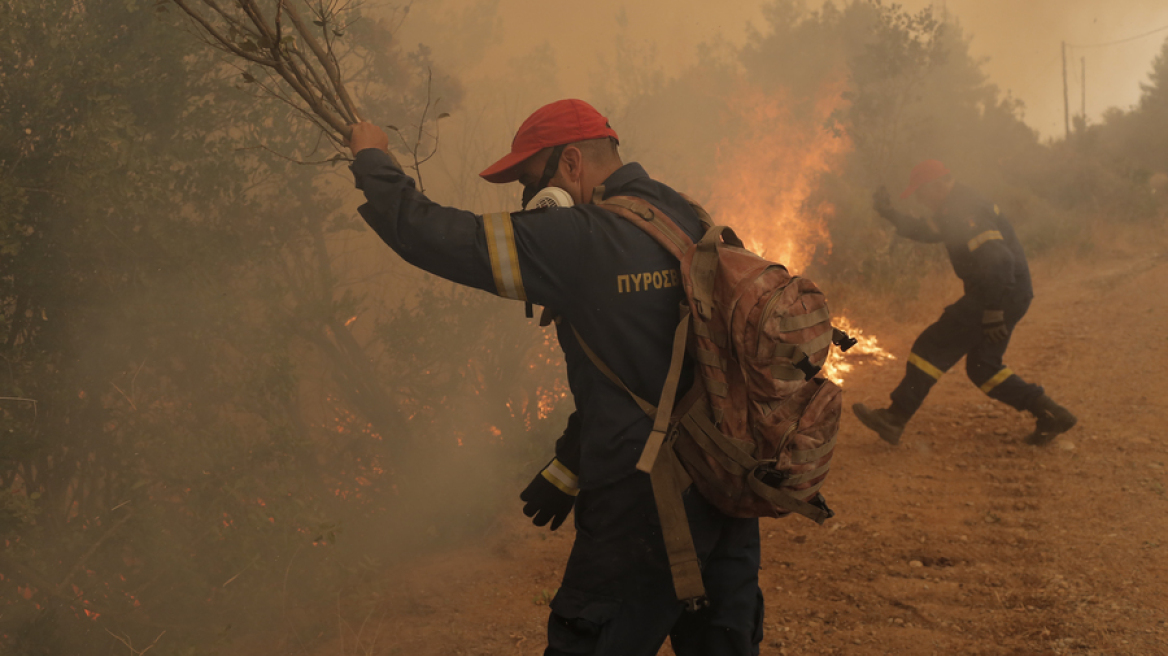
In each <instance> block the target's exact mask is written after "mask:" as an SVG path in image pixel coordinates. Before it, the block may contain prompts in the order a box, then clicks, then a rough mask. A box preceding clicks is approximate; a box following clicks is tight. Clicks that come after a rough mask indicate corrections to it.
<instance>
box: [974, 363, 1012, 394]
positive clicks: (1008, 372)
mask: <svg viewBox="0 0 1168 656" xmlns="http://www.w3.org/2000/svg"><path fill="white" fill-rule="evenodd" d="M1013 375H1014V370H1013V369H1011V368H1009V367H1002V369H1001V370H1000V371H999V372H998V373H996V374H994V375H993V377H992V378H990V379H989V380H987V381H986V382H984V383H982V384H981V385H980V386H979V387H980V388H981V391H983V392H985V393H986V394H989V393H990V392H992V391H993V390H994V388H995V387H997V386H998V385H1001V384H1002V383H1003V382H1005V380H1006V379H1007V378H1009V377H1010V376H1013Z"/></svg>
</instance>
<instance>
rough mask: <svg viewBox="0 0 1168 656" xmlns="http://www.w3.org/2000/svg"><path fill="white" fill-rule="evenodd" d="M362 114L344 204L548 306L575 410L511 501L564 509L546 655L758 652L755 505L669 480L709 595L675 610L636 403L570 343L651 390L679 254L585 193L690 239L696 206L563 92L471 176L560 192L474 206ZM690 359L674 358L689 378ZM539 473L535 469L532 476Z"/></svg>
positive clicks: (657, 381) (500, 290)
mask: <svg viewBox="0 0 1168 656" xmlns="http://www.w3.org/2000/svg"><path fill="white" fill-rule="evenodd" d="M387 145H388V139H387V138H386V136H385V134H384V133H383V132H382V131H381V130H379V129H378V128H376V127H374V126H373V125H371V124H368V123H363V124H359V125H356V126H354V128H353V137H352V149H353V151H354V153H355V154H356V155H355V161H354V163H353V173H354V174H355V176H356V179H357V185H358V186H359V187H360V188H361V189H362V190H363V191H364V192H365V196H366V198H367V199H368V201H369V202H368V203H367V204H365V205H363V206H362V207H361V210H360V211H361V215H362V216H363V217H364V218H365V220H366V221H367V222H368V223H369V225H370V226H372V227H373V229H374V230H375V231H376V232H377V234H378V235H380V236H381V237H382V239H384V240H385V242H386V243H388V244H389V245H390V247H392V248H393V249H394V250H395V251H397V253H398V254H400V255H401V256H402V257H403V258H404V259H405V260H407V261H408V262H410V263H412V264H414V265H416V266H418V267H420V268H422V269H425V270H426V271H429V272H431V273H434V274H436V275H439V276H442V277H444V278H446V279H448V280H452V281H454V282H457V283H461V284H463V285H468V286H471V287H477V288H479V289H482V290H485V291H488V292H491V293H495V294H498V295H500V296H503V297H506V298H511V299H516V300H522V301H530V302H532V303H535V304H538V305H541V306H544V307H545V308H554V309H555V311H556V314H558V315H559V317H560V319H559V321H558V322H557V328H558V331H557V333H558V335H559V339H560V344H561V347H562V348H563V350H564V356H565V360H566V363H567V372H568V383H569V385H570V387H571V389H572V394H573V397H574V398H575V402H576V409H577V412H576V414H575V415H573V418H572V420H571V421H570V423H569V427H568V431H567V433H566V435H565V438H564V439H563V440H561V443H560V445H559V448H558V449H557V455H558V456H559V457H558V458H557V459H556V460H554V461H553V462H552V463H550V464H549V465H548V467H547V468H545V470H544V472H543V473H542V474H541V475H540V476H539V477H537V479H536V481H535V482H534V483H533V485H532V486H531V487H529V488H528V489H527V490H526V491H525V492H524V500H525V501H527V502H528V505H527V511H528V512H529V514H532V515H535V518H536V521H537V523H540V524H543V523H546V522H547V521H549V520H553V518H554V523H553V528H555V526H558V524H559V522H561V521H563V519H564V518H565V517H566V516H567V514H568V513H569V512H570V510H571V508H572V506H573V505H575V508H576V541H575V544H574V545H573V547H572V553H571V555H570V556H569V558H568V563H567V566H566V567H565V571H564V578H563V584H562V586H561V587H560V588H559V591H558V592H557V593H556V595H555V598H554V599H553V600H552V602H551V616H550V618H549V622H548V647H547V651H546V652H545V654H547V655H548V656H560V655H566V654H594V655H597V656H651V655H652V654H656V653H657V652H658V650H659V648H660V646H661V644H662V643H663V641H664V640H665V638H666V637H667V636H670V637H671V638H672V644H673V649H674V651H675V652H676V653H677V654H678V655H679V656H747V655H749V654H758V653H759V642H760V641H761V639H762V613H763V603H762V592H761V590H760V589H759V587H758V569H759V533H758V520H757V519H740V518H733V517H729V516H727V515H725V514H722V513H721V512H720V511H719V510H718V509H717V508H716V507H714V506H713V505H711V504H710V503H709V502H708V501H706V500H705V499H704V498H703V497H702V496H701V495H700V494H697V493H696V492H694V493H688V494H686V495H685V499H684V505H685V511H686V516H687V517H688V521H689V524H690V528H691V531H692V535H693V542H694V547H695V548H696V552H697V557H698V558H700V559H701V565H702V567H701V571H700V574H701V576H702V578H704V579H706V580H705V586H706V589H707V591H708V594H709V598H710V602H711V606H710V607H709V608H706V609H705V610H703V611H702V612H698V613H686V612H685V610H684V609H683V605H682V603H681V602H680V601H679V600H678V598H677V596H676V595H675V591H674V587H673V579H672V574H671V570H670V561H669V558H668V555H667V553H666V547H665V542H664V539H663V538H662V529H661V522H660V521H659V520H658V512H657V507H656V506H655V503H654V493H653V488H652V487H651V482H650V477H649V475H648V474H646V473H643V472H641V471H637V468H636V465H637V461H638V458H639V457H640V455H641V453H642V451H643V450H644V448H645V444H646V442H647V440H648V438H649V434H650V429H651V428H652V427H653V423H652V420H651V419H650V418H649V416H648V415H647V414H646V413H645V411H644V410H643V409H642V408H641V407H640V406H639V405H638V404H637V403H635V402H634V400H633V399H632V398H631V397H630V395H629V393H627V392H626V391H625V390H623V389H621V388H620V387H618V386H616V385H614V384H613V383H612V382H610V381H609V379H608V378H606V376H605V374H604V373H603V372H602V371H601V370H600V369H598V368H597V367H596V366H595V365H594V364H593V362H592V361H590V357H589V356H588V355H587V351H586V350H585V349H584V344H588V345H589V347H591V349H592V350H593V351H594V352H595V353H596V354H598V356H599V358H600V359H601V360H602V361H603V362H606V363H607V365H608V366H609V367H610V368H611V370H612V371H613V372H615V375H617V376H619V379H620V380H622V381H625V382H626V383H627V384H628V387H629V388H630V389H631V390H634V391H635V393H636V394H637V395H639V396H641V397H642V398H658V397H660V395H661V393H662V389H663V388H664V387H665V381H666V378H667V373H669V370H670V363H671V350H672V344H673V337H674V332H675V329H676V327H677V325H678V308H679V304H680V302H681V301H682V300H683V299H684V298H685V294H684V291H683V289H682V287H681V285H680V284H679V283H678V261H677V259H676V258H674V257H673V256H672V255H671V254H670V253H669V252H668V251H666V250H665V249H664V248H663V247H661V246H660V245H659V244H658V243H657V242H656V241H654V239H653V238H652V237H650V236H649V235H648V234H647V233H646V232H644V231H643V230H641V229H640V228H638V227H637V226H635V225H633V223H631V222H629V221H628V220H626V219H624V218H621V217H620V216H618V215H617V214H615V213H613V212H611V211H609V210H606V209H603V208H601V207H600V206H598V205H596V204H595V203H597V202H601V201H603V200H605V199H609V198H611V197H613V196H615V195H621V196H631V197H635V198H638V199H642V200H644V201H647V202H651V203H653V204H655V205H656V206H657V207H659V208H661V209H662V211H663V212H665V213H668V214H667V216H669V217H670V218H671V219H672V220H674V221H675V222H676V223H677V224H678V225H679V226H681V229H682V230H683V231H685V232H686V234H687V235H688V237H689V238H690V239H692V240H697V239H699V238H700V237H701V235H702V228H701V221H700V217H699V216H698V215H697V213H696V212H695V210H694V209H693V208H692V207H691V206H690V204H689V203H688V202H687V201H686V200H685V199H684V198H682V197H681V196H680V195H679V194H678V193H677V192H676V191H674V190H673V189H670V188H669V187H667V186H665V185H664V184H661V183H660V182H657V181H655V180H653V179H652V178H650V177H649V175H648V174H647V173H646V172H645V170H644V169H643V168H641V166H640V165H638V164H635V163H629V164H624V163H623V162H621V160H620V157H619V155H618V152H617V136H616V132H614V131H613V130H612V128H611V127H609V125H608V123H607V121H606V119H605V118H604V117H603V116H601V115H600V113H599V112H597V111H596V110H595V109H594V108H592V107H591V106H590V105H588V104H587V103H585V102H583V101H579V100H562V101H559V102H555V103H552V104H550V105H547V106H545V107H543V108H541V109H540V110H538V111H536V112H535V113H534V114H532V115H531V116H530V117H529V118H528V119H527V120H526V121H525V122H524V123H523V125H522V126H521V127H520V128H519V131H518V133H517V134H516V136H515V139H514V141H513V142H512V149H511V153H510V154H509V155H507V156H505V157H504V158H503V159H501V160H499V162H497V163H496V164H495V165H493V166H492V167H490V168H488V169H487V170H486V171H484V172H483V173H482V174H481V175H482V177H483V178H485V179H487V180H488V181H491V182H497V183H503V182H513V181H518V182H520V183H522V184H523V185H524V187H525V205H526V204H527V202H526V201H527V200H528V198H529V197H532V196H536V194H537V192H539V191H541V190H543V189H545V188H549V187H557V188H559V189H560V190H561V191H562V192H564V195H565V196H569V197H570V198H569V199H568V204H570V206H564V207H544V208H540V209H534V210H531V211H521V212H514V213H507V212H500V213H496V214H487V215H475V214H474V213H473V212H467V211H462V210H458V209H454V208H450V207H443V206H440V205H438V204H436V203H434V202H432V201H430V200H429V199H428V198H426V197H425V196H424V195H422V194H421V193H420V192H418V191H417V190H416V189H415V187H414V182H413V180H411V179H410V178H409V177H408V176H407V175H405V173H404V172H402V170H401V169H400V168H398V167H397V166H396V165H395V164H394V162H393V161H392V160H391V158H390V157H389V156H388V154H387V153H386V152H385V151H386V148H387ZM692 371H693V364H692V362H690V363H688V364H687V365H686V367H685V375H684V376H683V377H684V378H685V379H686V382H685V384H684V385H682V386H681V387H679V389H688V387H689V381H690V380H692V378H693V374H692ZM545 483H546V485H545Z"/></svg>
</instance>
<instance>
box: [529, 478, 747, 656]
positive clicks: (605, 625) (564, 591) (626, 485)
mask: <svg viewBox="0 0 1168 656" xmlns="http://www.w3.org/2000/svg"><path fill="white" fill-rule="evenodd" d="M683 496H684V499H685V508H686V513H687V515H688V517H689V523H690V530H691V532H692V533H693V538H694V546H695V548H696V550H697V553H698V557H699V559H700V560H701V563H702V580H703V582H704V584H705V587H706V594H707V596H708V597H709V599H710V606H709V607H707V608H705V609H703V610H701V611H698V612H694V613H691V612H687V611H686V610H685V609H684V608H683V607H682V605H681V603H680V602H679V601H677V597H676V595H675V594H674V590H673V579H672V578H671V576H670V572H669V559H668V557H667V555H666V553H665V542H664V540H663V538H662V536H661V523H660V520H659V519H658V515H657V507H656V505H655V503H654V501H653V489H652V486H651V485H650V482H649V475H648V474H644V473H641V472H637V473H634V474H632V475H630V476H628V477H626V478H624V479H621V480H620V481H617V482H616V483H612V484H610V485H607V486H604V487H601V488H598V489H595V490H583V491H581V492H580V495H579V496H578V497H577V499H576V507H575V513H576V542H575V543H574V544H573V545H572V553H571V555H570V556H569V557H568V565H567V568H566V569H565V571H564V580H563V584H562V586H561V587H560V589H559V591H558V592H557V593H556V596H555V599H553V600H552V603H551V611H552V612H551V617H550V618H549V619H548V647H547V650H546V651H545V652H544V656H561V655H566V654H590V655H593V656H654V655H655V654H657V652H658V650H659V649H660V648H661V645H662V644H663V643H664V641H665V638H666V637H669V638H670V640H671V643H672V646H673V651H674V652H675V653H676V654H677V655H678V656H757V654H758V653H759V643H761V642H762V621H763V600H762V591H761V590H760V589H759V587H758V569H759V534H758V520H757V519H735V518H732V517H728V516H726V515H724V514H722V513H721V512H719V511H718V510H717V509H716V508H714V507H713V506H712V505H710V504H709V502H707V501H706V500H705V499H704V498H702V496H701V494H700V493H699V492H698V491H697V489H695V488H694V487H692V486H691V487H690V488H689V489H687V490H686V491H685V493H684V495H683Z"/></svg>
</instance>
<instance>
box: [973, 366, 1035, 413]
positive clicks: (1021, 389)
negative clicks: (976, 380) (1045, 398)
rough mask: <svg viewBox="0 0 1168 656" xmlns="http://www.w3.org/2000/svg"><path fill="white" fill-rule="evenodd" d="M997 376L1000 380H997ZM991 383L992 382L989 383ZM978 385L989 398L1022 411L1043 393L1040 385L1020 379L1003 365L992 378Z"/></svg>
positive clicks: (1028, 407)
mask: <svg viewBox="0 0 1168 656" xmlns="http://www.w3.org/2000/svg"><path fill="white" fill-rule="evenodd" d="M1003 373H1004V374H1005V375H1003ZM999 377H1000V378H1001V380H997V379H998V378H999ZM995 381H996V382H995ZM991 383H993V384H992V385H991ZM978 387H979V388H980V389H981V390H982V391H983V392H985V393H986V395H987V396H989V397H990V398H991V399H993V400H995V401H1001V402H1002V403H1005V404H1006V405H1008V406H1010V407H1012V408H1014V409H1015V410H1023V411H1025V410H1028V409H1030V407H1031V406H1032V405H1033V404H1034V402H1035V401H1036V400H1037V399H1038V398H1039V397H1040V396H1042V395H1043V393H1044V390H1043V389H1042V386H1041V385H1035V384H1034V383H1028V382H1026V381H1025V380H1022V378H1021V377H1019V376H1018V374H1016V373H1014V371H1013V370H1012V369H1010V368H1009V367H1003V368H1002V370H1001V371H999V372H998V373H997V374H996V375H994V377H993V378H990V379H989V380H987V381H986V382H985V383H982V384H981V385H979V386H978Z"/></svg>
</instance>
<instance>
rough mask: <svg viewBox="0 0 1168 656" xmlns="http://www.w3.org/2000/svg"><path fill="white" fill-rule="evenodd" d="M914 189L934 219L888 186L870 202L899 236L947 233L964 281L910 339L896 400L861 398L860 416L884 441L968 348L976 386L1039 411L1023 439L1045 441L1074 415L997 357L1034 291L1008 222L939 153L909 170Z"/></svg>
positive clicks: (938, 239)
mask: <svg viewBox="0 0 1168 656" xmlns="http://www.w3.org/2000/svg"><path fill="white" fill-rule="evenodd" d="M913 195H915V196H916V197H917V200H919V201H920V202H921V203H922V204H923V205H924V206H925V207H927V208H929V209H930V210H931V211H932V212H933V216H932V218H931V219H921V218H917V217H913V216H909V215H907V214H903V213H901V212H898V211H896V210H895V209H893V207H892V203H891V201H890V200H889V198H888V192H887V191H885V190H884V189H881V190H879V191H877V192H876V195H875V196H874V198H873V207H874V209H875V210H876V212H877V213H878V214H880V216H882V217H884V218H885V219H887V220H888V221H889V222H891V223H892V224H893V225H894V226H896V231H897V233H899V234H900V235H901V236H903V237H907V238H908V239H912V240H915V241H920V242H925V243H943V244H944V245H945V248H946V250H948V251H949V260H950V261H951V262H952V263H953V271H954V272H955V273H956V274H957V276H958V277H959V278H961V280H962V282H964V284H965V295H964V296H962V297H961V298H960V299H959V300H958V301H957V302H956V303H954V304H953V305H950V306H949V307H947V308H945V311H944V312H943V313H942V314H941V318H940V319H938V320H937V322H936V323H934V324H933V325H931V326H929V327H928V328H926V329H925V331H924V332H923V333H921V336H920V337H918V338H917V340H916V342H915V343H914V344H913V347H912V352H911V353H910V354H909V357H908V365H907V366H906V370H905V374H904V378H903V379H902V380H901V382H900V385H898V386H897V387H896V389H895V390H894V391H893V392H892V405H891V406H890V407H888V408H884V409H878V410H872V409H869V408H867V407H866V406H864V404H862V403H857V404H856V405H855V406H853V410H854V411H855V413H856V417H858V418H859V420H860V421H861V422H862V423H863V424H864V425H865V426H867V427H868V428H871V429H872V430H874V431H876V433H877V434H878V435H879V436H880V437H881V438H882V439H883V440H884V441H886V442H888V443H890V444H897V443H898V442H899V441H900V436H901V433H902V432H903V431H904V427H905V424H906V423H907V422H908V420H909V419H910V418H911V417H912V416H913V414H914V413H916V411H917V409H918V408H920V407H921V403H922V402H924V400H925V396H926V395H927V394H928V393H929V390H930V389H932V387H933V384H934V383H936V382H937V380H938V379H939V378H940V377H941V375H942V374H943V373H945V372H946V371H948V370H949V368H950V367H952V366H953V365H955V364H957V361H958V360H960V359H961V358H962V356H964V357H965V371H966V373H967V374H968V375H969V379H970V380H971V381H973V384H974V385H977V386H978V387H979V388H980V389H981V391H983V392H985V393H986V394H987V395H989V397H990V398H992V399H995V400H998V401H1001V402H1003V403H1005V404H1007V405H1009V406H1012V407H1014V408H1016V409H1018V410H1025V411H1027V412H1030V413H1031V414H1033V415H1034V416H1035V418H1036V422H1035V429H1034V432H1033V433H1031V434H1030V435H1029V436H1028V437H1027V438H1026V442H1027V443H1028V444H1034V445H1039V446H1041V445H1045V444H1049V443H1050V441H1051V440H1053V439H1054V438H1055V436H1056V435H1059V434H1061V433H1064V432H1066V431H1068V430H1070V429H1071V427H1073V426H1074V425H1075V417H1074V416H1073V415H1072V414H1071V413H1070V412H1069V411H1068V410H1067V409H1066V408H1063V407H1062V406H1060V405H1058V404H1057V403H1055V402H1054V401H1052V400H1051V399H1050V397H1048V396H1047V395H1046V394H1045V393H1044V391H1043V389H1042V388H1041V387H1039V386H1038V385H1035V384H1033V383H1028V382H1026V381H1025V380H1022V378H1021V377H1020V376H1018V374H1016V373H1014V371H1013V370H1012V369H1010V368H1009V367H1007V366H1005V365H1004V364H1002V356H1003V355H1004V354H1005V353H1006V347H1007V346H1008V345H1009V343H1010V335H1011V334H1012V333H1013V331H1014V327H1015V326H1016V325H1017V324H1018V322H1019V321H1021V320H1022V317H1023V316H1025V315H1026V310H1027V309H1028V308H1029V307H1030V301H1031V299H1033V298H1034V290H1033V287H1032V286H1031V283H1030V269H1029V267H1027V265H1026V255H1025V253H1024V252H1023V251H1022V245H1021V244H1020V243H1019V242H1018V238H1017V237H1016V236H1015V235H1014V228H1013V227H1012V226H1011V225H1010V223H1009V222H1008V221H1006V219H1005V217H1003V216H1002V214H1001V212H1000V211H999V210H998V207H997V206H996V205H994V204H993V203H992V202H990V201H989V200H987V199H986V198H985V197H983V196H982V195H981V194H979V193H978V192H977V191H975V190H973V189H971V188H970V187H968V186H965V185H963V184H959V183H957V182H956V181H955V180H954V178H953V176H952V174H950V173H949V171H948V169H946V168H945V165H944V164H942V163H941V162H939V161H937V160H926V161H924V162H922V163H920V164H918V165H917V166H916V167H915V168H914V169H913V170H912V173H911V175H910V176H909V186H908V188H907V189H906V190H905V191H904V193H903V194H902V195H901V198H902V199H906V198H909V197H910V196H913Z"/></svg>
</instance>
